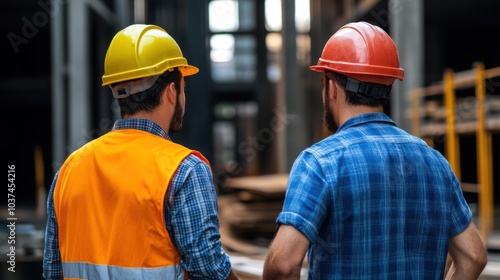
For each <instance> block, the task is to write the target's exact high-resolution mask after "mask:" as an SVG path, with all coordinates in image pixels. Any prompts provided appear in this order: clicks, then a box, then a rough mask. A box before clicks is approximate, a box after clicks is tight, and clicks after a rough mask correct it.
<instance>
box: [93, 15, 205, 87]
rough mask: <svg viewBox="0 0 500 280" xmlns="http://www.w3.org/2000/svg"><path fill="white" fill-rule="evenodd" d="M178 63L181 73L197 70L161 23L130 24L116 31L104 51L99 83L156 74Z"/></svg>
mask: <svg viewBox="0 0 500 280" xmlns="http://www.w3.org/2000/svg"><path fill="white" fill-rule="evenodd" d="M176 67H178V68H179V71H180V72H181V73H182V75H183V76H190V75H194V74H196V73H198V68H196V67H194V66H192V65H188V63H187V59H186V58H184V57H183V56H182V51H181V49H180V48H179V45H177V42H175V40H174V39H173V38H172V37H171V36H170V35H169V34H168V33H167V32H166V31H165V30H164V29H163V28H161V27H159V26H156V25H145V24H133V25H130V26H128V27H126V28H125V29H123V30H121V31H119V32H118V33H117V34H116V35H115V37H114V38H113V40H112V41H111V44H110V45H109V48H108V51H107V52H106V58H105V59H104V75H103V76H102V85H103V86H106V85H111V84H115V83H119V82H124V81H130V80H136V79H140V78H146V77H152V76H158V75H161V74H162V73H164V72H165V71H167V70H171V69H174V68H176Z"/></svg>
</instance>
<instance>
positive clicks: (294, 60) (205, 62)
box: [0, 0, 500, 280]
mask: <svg viewBox="0 0 500 280" xmlns="http://www.w3.org/2000/svg"><path fill="white" fill-rule="evenodd" d="M0 6H1V7H2V8H1V9H0V14H1V16H0V18H2V23H3V24H2V25H1V26H0V29H1V30H2V32H1V34H2V36H3V40H1V42H0V44H1V48H0V49H1V50H2V56H3V57H4V58H3V60H2V67H0V71H1V75H0V92H2V96H4V101H3V103H4V105H5V108H4V110H2V116H3V117H2V118H0V122H1V127H3V128H4V132H3V135H4V141H3V143H4V145H2V146H1V148H0V150H1V155H2V159H4V160H5V161H6V163H7V165H15V168H16V173H17V174H16V175H17V177H16V186H17V187H16V191H15V194H16V215H17V218H18V220H17V238H18V241H19V244H18V251H17V265H16V268H17V271H18V272H17V273H16V274H12V273H10V272H9V271H8V270H7V266H8V264H7V263H6V260H7V257H6V254H7V252H8V249H9V247H8V244H7V241H6V238H7V236H8V232H7V227H6V226H5V224H7V217H8V212H7V200H4V201H3V202H2V203H1V204H0V205H1V207H2V208H1V209H0V216H1V217H2V219H1V220H0V223H2V224H4V225H3V226H1V227H0V260H1V261H0V263H1V265H0V267H1V268H2V269H1V272H0V279H30V280H32V279H42V277H41V273H42V256H43V240H44V229H45V219H46V210H45V207H46V199H47V193H48V190H49V187H50V185H51V182H52V179H53V176H54V174H55V172H56V171H57V170H58V168H59V167H60V166H61V164H62V163H63V161H64V159H65V158H66V157H67V156H68V154H69V153H71V152H72V151H74V150H75V149H77V148H78V147H80V146H82V145H83V144H85V143H86V142H88V141H90V140H92V139H95V138H97V137H99V136H101V135H103V134H105V133H106V132H108V131H109V130H110V129H111V127H112V125H113V123H114V121H115V120H116V119H118V118H119V111H118V109H117V105H116V102H115V101H114V99H113V96H112V95H111V92H110V91H109V89H108V88H107V87H102V86H101V77H102V74H103V61H104V56H105V53H106V49H107V47H108V45H109V42H110V40H111V38H112V37H113V35H114V34H115V33H116V32H117V31H118V30H120V29H122V28H123V27H125V26H127V25H129V24H132V23H148V24H156V25H159V26H161V27H163V28H165V29H166V30H167V32H169V33H170V35H172V37H173V38H175V39H176V41H177V42H178V43H179V45H180V47H181V49H182V50H183V54H184V56H185V57H187V58H188V60H189V62H190V64H193V65H196V66H197V67H198V68H200V73H199V74H198V75H195V76H193V77H189V78H188V80H187V81H188V87H187V90H186V97H187V104H186V115H185V117H184V129H183V131H181V132H180V133H177V134H175V135H172V138H173V140H174V142H178V143H181V144H183V145H185V146H187V147H190V148H192V149H196V150H198V151H200V152H202V153H203V154H204V155H205V156H206V157H207V158H208V159H209V160H210V162H211V165H212V171H213V175H214V183H215V186H216V189H217V191H218V197H219V219H220V231H221V241H222V244H223V246H224V248H225V249H226V251H227V252H228V253H229V254H230V256H231V259H232V263H233V267H234V269H235V270H236V271H237V273H238V274H239V275H240V276H241V277H242V279H260V278H261V274H262V267H263V261H264V258H265V256H266V252H267V249H268V245H269V243H270V241H271V240H272V238H273V236H274V233H275V231H276V224H275V220H276V217H277V215H278V213H279V212H280V210H281V207H282V203H283V199H284V194H285V190H286V182H287V174H288V172H289V171H290V167H291V165H292V163H293V161H294V159H295V158H296V156H297V155H298V154H299V152H300V151H301V150H303V149H304V148H306V147H308V146H310V145H311V144H313V143H315V142H317V141H319V140H321V139H322V138H324V137H326V136H327V135H328V134H327V133H326V130H325V129H324V128H323V123H322V115H323V105H322V99H321V90H322V84H321V82H320V79H321V76H320V75H319V74H317V73H315V72H312V71H310V70H309V66H310V65H312V64H314V63H316V61H317V59H318V58H319V57H320V55H321V51H322V48H323V46H324V44H325V42H326V41H327V40H328V38H329V37H330V36H331V35H332V34H333V33H335V31H336V30H337V29H338V28H339V27H340V26H342V25H344V24H346V23H348V22H351V21H367V22H370V23H372V24H375V25H377V26H380V27H381V28H383V29H384V30H385V31H387V32H388V33H389V34H390V36H391V37H392V38H393V40H394V41H395V43H396V45H397V46H398V49H399V56H400V61H401V67H402V68H404V70H405V79H404V81H402V82H400V81H396V83H395V84H394V86H393V88H392V92H391V102H390V104H389V105H388V106H387V107H386V108H385V113H386V114H388V115H389V116H390V117H391V118H392V119H393V120H395V122H396V123H397V124H398V126H399V127H401V128H403V129H404V130H406V131H408V132H410V133H412V134H414V135H416V136H418V137H421V138H422V139H425V141H426V142H427V143H428V144H429V145H431V146H432V147H434V148H435V149H437V150H439V151H440V152H442V154H443V155H445V157H446V158H447V159H448V161H449V162H450V164H451V166H452V168H453V170H454V171H455V173H456V174H457V177H458V178H459V180H460V181H461V183H462V190H463V191H464V195H465V198H466V200H467V201H468V202H469V205H470V207H471V209H472V210H473V214H474V222H475V223H476V225H477V226H478V229H479V230H480V233H481V235H482V237H483V238H484V240H485V241H486V243H487V247H488V254H489V262H488V264H487V266H486V268H485V270H484V271H483V275H482V276H481V277H482V278H481V279H500V52H499V49H500V36H498V34H500V25H499V24H498V11H500V2H499V1H495V0H482V1H469V0H440V1H433V0H432V1H431V0H413V1H411V0H294V1H292V0H265V1H264V0H262V1H261V0H171V1H160V0H90V1H64V0H40V1H27V0H18V1H2V2H1V4H0ZM5 136H6V137H5ZM6 192H7V191H6V190H5V193H6ZM305 269H306V266H305V265H304V270H305ZM304 279H305V271H304Z"/></svg>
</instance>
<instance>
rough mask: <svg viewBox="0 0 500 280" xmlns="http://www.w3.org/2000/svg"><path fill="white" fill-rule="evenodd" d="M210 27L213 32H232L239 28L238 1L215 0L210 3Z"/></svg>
mask: <svg viewBox="0 0 500 280" xmlns="http://www.w3.org/2000/svg"><path fill="white" fill-rule="evenodd" d="M208 13H209V14H208V21H209V28H210V31H212V32H231V31H236V30H238V26H239V24H238V23H239V19H238V2H237V1H234V0H215V1H211V2H210V3H209V4H208Z"/></svg>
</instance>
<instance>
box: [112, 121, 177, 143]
mask: <svg viewBox="0 0 500 280" xmlns="http://www.w3.org/2000/svg"><path fill="white" fill-rule="evenodd" d="M120 129H138V130H142V131H146V132H149V133H151V134H154V135H157V136H160V137H162V138H165V139H167V140H171V139H170V136H169V135H168V133H167V132H166V131H165V130H163V129H162V128H161V127H160V126H159V125H157V124H156V123H154V122H152V121H150V120H146V119H126V120H124V119H120V120H117V121H116V122H115V124H114V125H113V130H120Z"/></svg>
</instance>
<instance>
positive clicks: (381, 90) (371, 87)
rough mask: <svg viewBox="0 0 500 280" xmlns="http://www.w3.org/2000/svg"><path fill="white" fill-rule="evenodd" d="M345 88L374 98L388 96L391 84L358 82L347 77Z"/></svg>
mask: <svg viewBox="0 0 500 280" xmlns="http://www.w3.org/2000/svg"><path fill="white" fill-rule="evenodd" d="M345 90H346V91H351V92H355V93H361V94H363V95H366V96H371V97H373V98H376V99H383V98H389V93H390V92H391V86H384V85H378V84H371V83H365V82H360V81H357V80H354V79H351V78H349V77H347V83H346V85H345Z"/></svg>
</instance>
